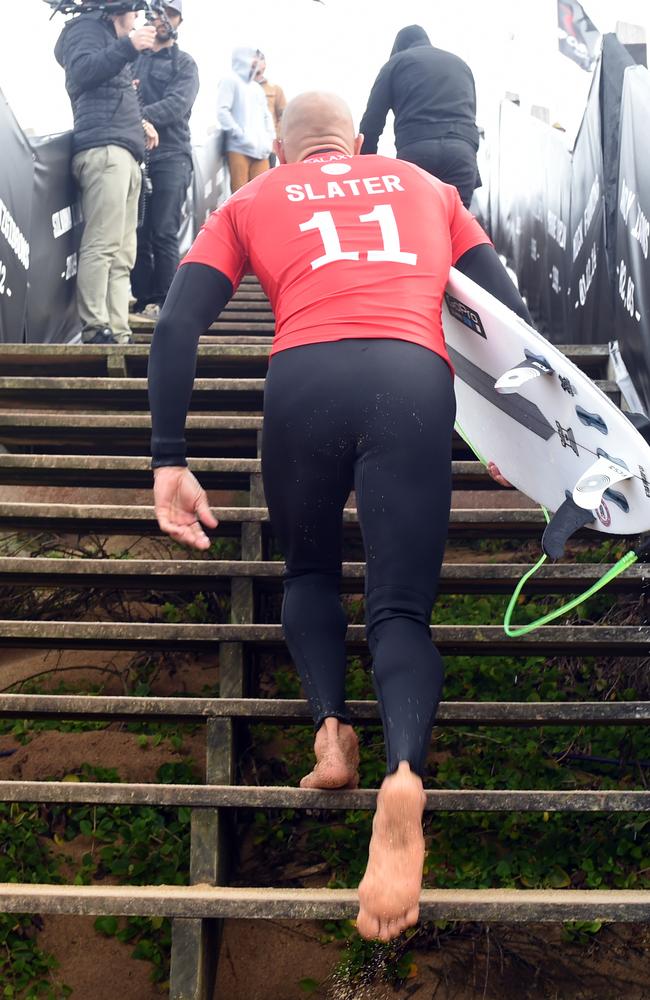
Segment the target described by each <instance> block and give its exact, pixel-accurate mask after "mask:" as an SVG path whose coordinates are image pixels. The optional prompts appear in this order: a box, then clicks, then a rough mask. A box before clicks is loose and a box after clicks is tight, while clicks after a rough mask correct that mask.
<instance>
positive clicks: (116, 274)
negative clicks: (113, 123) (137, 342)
mask: <svg viewBox="0 0 650 1000" xmlns="http://www.w3.org/2000/svg"><path fill="white" fill-rule="evenodd" d="M111 149H114V150H115V154H114V157H115V159H116V160H117V162H118V167H119V170H120V172H121V173H122V174H123V175H124V176H126V177H127V178H128V185H126V189H127V195H126V198H125V201H124V204H123V206H122V238H121V241H120V246H119V249H118V250H117V252H116V254H115V256H114V257H113V262H112V264H111V270H110V274H109V279H108V315H109V319H110V325H111V329H112V330H113V333H114V335H115V337H116V338H117V340H118V342H119V343H128V341H129V340H130V339H131V329H130V327H129V294H130V289H131V280H130V278H131V271H132V270H133V265H134V264H135V257H136V251H137V245H138V244H137V228H138V201H139V198H140V187H141V185H142V171H141V170H140V164H139V163H137V162H136V160H135V159H134V157H133V156H131V154H130V153H129V152H128V150H126V149H122V148H121V147H119V146H112V147H111Z"/></svg>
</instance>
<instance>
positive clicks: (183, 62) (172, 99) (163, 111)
mask: <svg viewBox="0 0 650 1000" xmlns="http://www.w3.org/2000/svg"><path fill="white" fill-rule="evenodd" d="M183 55H184V56H185V58H182V59H180V60H179V61H180V65H179V69H178V73H177V74H176V76H175V77H174V79H173V80H172V82H171V84H170V86H169V87H168V88H167V90H166V92H165V96H164V97H163V98H162V100H160V101H155V102H154V103H153V104H146V105H145V106H144V108H143V114H144V117H145V118H146V119H147V121H150V122H153V124H154V125H155V126H156V128H159V127H160V126H161V125H169V124H170V123H171V122H174V121H177V120H178V119H179V118H184V117H185V115H187V114H188V112H190V111H191V110H192V107H193V105H194V102H195V100H196V95H197V94H198V92H199V71H198V67H197V65H196V63H195V62H194V60H193V59H192V58H191V57H190V56H186V54H185V53H183Z"/></svg>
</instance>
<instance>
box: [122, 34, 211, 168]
mask: <svg viewBox="0 0 650 1000" xmlns="http://www.w3.org/2000/svg"><path fill="white" fill-rule="evenodd" d="M134 73H135V77H136V79H137V80H139V81H140V86H139V89H140V99H141V101H142V104H143V112H144V117H145V118H146V119H147V121H150V122H151V123H152V124H153V125H155V126H156V129H157V130H158V135H159V136H160V145H158V146H157V147H156V148H155V149H154V150H152V152H151V154H150V155H151V159H152V160H157V159H164V158H165V157H167V156H169V155H170V154H174V153H186V154H187V156H189V157H191V156H192V142H191V137H190V125H189V122H190V115H191V114H192V106H193V104H194V101H195V100H196V95H197V94H198V92H199V71H198V68H197V65H196V63H195V62H194V60H193V59H192V56H190V55H188V54H187V52H181V50H180V49H179V47H178V46H177V45H172V46H171V47H170V48H168V49H160V51H159V52H141V53H140V55H139V56H138V59H137V61H136V64H135V70H134Z"/></svg>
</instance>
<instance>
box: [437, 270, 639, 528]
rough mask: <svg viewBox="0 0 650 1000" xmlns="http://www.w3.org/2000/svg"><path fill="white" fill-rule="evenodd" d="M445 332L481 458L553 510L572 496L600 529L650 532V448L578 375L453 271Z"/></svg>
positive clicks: (466, 427) (467, 426)
mask: <svg viewBox="0 0 650 1000" xmlns="http://www.w3.org/2000/svg"><path fill="white" fill-rule="evenodd" d="M443 327H444V331H445V340H446V342H447V348H448V351H449V356H450V358H451V362H452V364H453V366H454V368H455V371H456V400H457V407H458V411H457V422H458V425H459V427H460V428H462V430H463V432H464V433H465V435H466V436H467V438H468V440H469V441H471V442H472V444H473V445H474V446H475V447H476V448H477V450H478V451H479V453H480V454H482V455H483V456H484V457H485V458H486V459H487V460H488V461H492V462H494V463H495V464H496V465H497V466H498V467H499V469H500V471H501V473H502V474H503V476H505V478H506V479H507V480H509V482H511V483H512V485H513V486H515V487H516V488H517V489H518V490H520V491H521V492H522V493H525V494H526V496H529V497H530V498H531V499H533V500H535V501H537V502H538V503H540V504H543V505H544V506H545V507H547V508H548V509H549V511H551V512H555V511H556V510H557V509H558V508H559V507H560V506H561V505H562V504H563V503H564V501H565V499H566V498H567V497H572V498H573V500H574V502H575V503H576V504H577V505H578V507H581V508H584V509H585V510H591V511H592V512H593V521H592V522H591V523H590V525H589V527H592V528H594V529H596V530H597V531H604V532H607V533H610V534H623V535H627V534H636V533H639V532H643V531H650V445H648V444H647V443H646V441H645V439H644V438H643V437H642V436H641V434H640V433H639V432H638V431H637V430H636V428H635V427H634V426H633V425H632V423H631V422H630V420H629V419H628V418H627V417H626V416H625V414H623V413H622V412H621V410H619V408H618V407H617V406H616V405H615V403H613V402H612V400H610V399H609V398H608V397H607V396H606V395H605V394H604V393H603V392H602V391H601V390H600V389H599V388H598V386H596V385H595V384H594V383H593V382H592V381H591V379H590V378H589V377H588V376H587V375H585V373H584V372H582V371H581V370H580V369H579V368H577V367H576V366H575V365H574V364H573V362H571V361H569V360H568V358H566V357H565V356H564V355H563V354H562V352H561V351H559V350H558V349H557V347H554V346H553V344H550V343H549V342H548V341H547V340H546V339H545V338H544V337H542V336H541V335H540V334H538V333H537V332H536V331H535V330H533V329H532V328H531V327H530V326H528V324H527V323H525V322H524V321H523V320H522V319H521V318H520V317H519V316H517V315H516V314H515V313H513V312H512V311H511V310H510V309H508V308H507V307H506V306H504V305H502V303H500V302H498V301H497V300H496V299H495V298H493V297H492V296H491V295H490V294H488V293H487V292H486V291H484V290H483V289H482V288H480V287H479V286H478V285H477V284H476V283H475V282H473V281H471V280H470V279H469V278H467V277H466V276H465V275H464V274H461V273H460V272H459V271H456V270H455V268H452V269H451V272H450V276H449V284H448V285H447V290H446V293H445V300H444V304H443Z"/></svg>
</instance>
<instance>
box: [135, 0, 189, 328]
mask: <svg viewBox="0 0 650 1000" xmlns="http://www.w3.org/2000/svg"><path fill="white" fill-rule="evenodd" d="M164 14H165V16H164V17H163V16H161V15H160V14H159V15H158V16H157V17H155V19H154V21H153V25H154V28H155V29H156V38H155V41H154V44H153V48H152V49H151V50H147V51H146V52H141V53H140V55H139V56H138V59H137V61H136V63H135V70H134V73H135V77H136V85H137V86H138V90H139V94H140V100H141V103H142V110H143V114H144V116H145V118H146V119H147V120H148V121H150V122H152V124H153V125H154V126H155V128H156V129H157V131H158V134H159V136H160V143H159V145H158V146H157V147H156V149H155V150H152V152H151V155H150V157H149V161H148V168H147V173H148V175H149V178H150V180H151V186H152V190H151V193H150V194H149V195H148V197H147V199H146V201H145V212H144V219H143V222H142V225H141V226H140V228H139V229H138V254H137V258H136V263H135V268H134V269H133V272H132V274H131V289H132V291H133V294H134V296H135V298H136V304H135V306H134V307H133V311H134V312H141V313H144V314H145V315H146V316H150V317H151V318H152V319H157V318H158V314H159V313H160V307H161V306H162V304H163V302H164V301H165V297H166V295H167V292H168V291H169V286H170V285H171V283H172V279H173V277H174V274H175V273H176V268H177V267H178V261H179V256H180V255H179V250H178V232H179V229H180V226H181V212H182V208H183V202H184V200H185V196H186V193H187V188H188V186H189V183H190V180H191V178H192V142H191V136H190V125H189V121H190V115H191V114H192V107H193V105H194V101H195V100H196V96H197V94H198V92H199V71H198V67H197V65H196V63H195V61H194V59H192V56H190V55H188V53H187V52H182V51H181V50H180V49H179V47H178V45H177V44H176V38H177V35H178V27H179V25H180V23H181V21H182V20H183V5H182V0H166V2H165V6H164Z"/></svg>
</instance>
